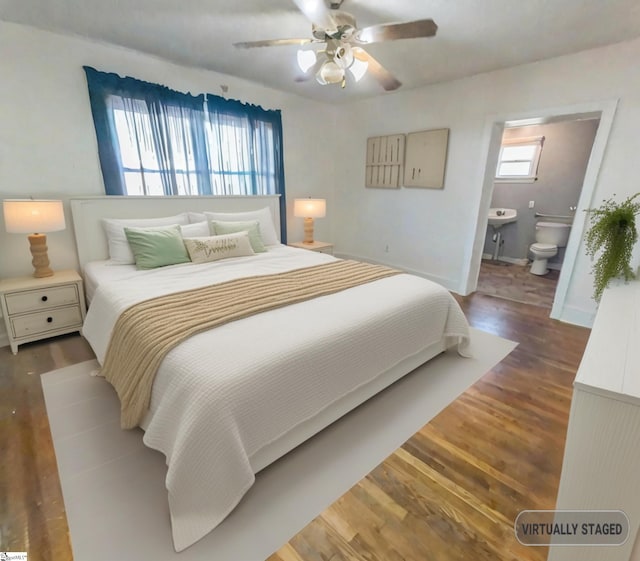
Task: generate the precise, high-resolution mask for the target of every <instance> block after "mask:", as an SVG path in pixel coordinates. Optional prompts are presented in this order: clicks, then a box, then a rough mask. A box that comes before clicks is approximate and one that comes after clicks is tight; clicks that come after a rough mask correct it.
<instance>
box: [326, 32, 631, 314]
mask: <svg viewBox="0 0 640 561" xmlns="http://www.w3.org/2000/svg"><path fill="white" fill-rule="evenodd" d="M639 56H640V40H634V41H630V42H626V43H620V44H617V45H613V46H610V47H604V48H600V49H595V50H591V51H586V52H583V53H578V54H576V55H571V56H565V57H559V58H555V59H551V60H547V61H542V62H538V63H534V64H528V65H524V66H519V67H514V68H510V69H506V70H501V71H495V72H491V73H487V74H481V75H477V76H473V77H470V78H466V79H461V80H456V81H453V82H448V83H445V84H437V85H434V86H430V87H425V88H421V89H417V90H410V91H402V90H400V91H399V92H397V93H395V94H392V95H386V96H381V97H379V98H376V99H371V100H368V101H365V102H360V103H352V104H349V105H346V106H341V107H340V108H339V110H338V111H339V116H340V122H341V123H342V125H341V130H342V131H343V134H342V135H341V137H340V138H341V140H342V144H341V145H340V153H341V160H340V162H338V164H337V166H336V199H335V203H336V210H335V212H336V213H337V216H334V217H333V224H334V226H335V230H334V235H335V240H336V242H337V244H338V245H339V247H340V249H341V250H342V251H343V253H345V254H348V255H353V256H359V257H365V258H368V259H371V260H375V261H381V262H385V263H389V264H395V265H398V266H401V267H405V268H408V269H412V270H414V271H416V272H418V273H421V274H424V275H425V276H428V277H431V278H433V279H435V280H438V281H440V282H442V283H443V284H444V285H445V286H447V287H449V288H450V289H452V290H455V291H459V292H462V293H464V292H465V290H466V282H467V278H466V272H465V270H466V267H468V265H469V260H470V258H471V256H472V255H473V243H474V239H475V233H476V227H477V224H478V220H482V221H484V220H486V218H485V217H479V216H478V209H479V207H480V199H481V194H482V184H483V172H484V167H485V164H486V160H487V145H486V143H487V138H488V137H487V130H488V127H489V124H490V123H491V122H492V121H493V120H494V118H495V117H496V116H503V117H504V116H512V117H513V118H516V117H517V116H518V115H529V114H530V113H531V112H535V111H536V110H540V109H545V108H562V107H565V106H572V105H579V104H585V103H588V102H594V101H607V100H611V99H616V98H619V100H620V102H619V104H618V109H617V113H616V116H615V121H614V123H613V128H612V130H611V136H610V142H609V145H608V147H607V150H606V153H605V156H604V160H603V165H602V168H601V172H600V174H599V178H598V182H597V186H596V191H595V194H594V197H593V201H592V206H593V205H599V204H600V202H601V200H602V199H604V198H608V197H609V196H611V195H613V194H614V193H616V195H617V197H618V198H620V197H626V196H627V195H630V194H632V193H634V192H636V191H638V190H640V187H639V185H640V184H639V183H638V179H637V178H638V173H639V171H640V170H639V167H640V159H639V158H638V157H637V138H638V126H639V125H640V72H638V67H637V61H638V57H639ZM442 127H448V128H449V129H450V136H449V152H448V161H447V168H446V178H445V187H444V189H443V190H428V189H406V188H403V189H400V190H382V189H365V187H364V161H365V145H366V139H367V137H369V136H374V135H383V134H392V133H406V132H410V131H415V130H424V129H434V128H442ZM483 230H484V228H483ZM387 245H388V246H389V251H388V252H385V247H386V246H387ZM636 262H637V259H636ZM589 271H590V263H589V260H588V258H586V257H585V256H584V251H583V250H581V252H580V257H579V258H578V259H577V262H576V269H575V274H574V276H573V277H572V279H571V282H570V287H569V291H568V294H567V299H566V306H567V307H569V308H571V309H573V310H574V311H575V312H576V313H577V314H580V315H581V317H583V318H586V320H585V322H584V323H588V321H589V318H591V317H592V316H593V313H594V311H595V305H594V302H593V301H592V299H591V294H592V283H591V277H590V275H589ZM574 315H575V314H574Z"/></svg>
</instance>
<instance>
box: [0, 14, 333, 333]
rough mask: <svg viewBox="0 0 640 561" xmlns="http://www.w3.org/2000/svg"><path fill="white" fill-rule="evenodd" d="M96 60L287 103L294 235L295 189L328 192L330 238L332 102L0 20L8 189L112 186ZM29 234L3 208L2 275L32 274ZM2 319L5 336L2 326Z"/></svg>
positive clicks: (66, 250) (320, 233) (67, 256)
mask: <svg viewBox="0 0 640 561" xmlns="http://www.w3.org/2000/svg"><path fill="white" fill-rule="evenodd" d="M83 65H89V66H93V67H95V68H97V69H98V70H104V71H109V72H115V73H118V74H120V75H123V76H124V75H128V76H133V77H136V78H140V79H142V80H147V81H150V82H156V83H160V84H164V85H166V86H168V87H170V88H173V89H176V90H179V91H190V92H192V93H204V92H206V93H213V94H218V95H221V93H222V92H221V89H220V85H222V84H225V85H228V86H229V92H228V94H226V95H227V97H229V98H234V99H240V100H242V101H245V102H250V103H254V104H258V105H262V106H263V107H265V108H268V109H281V110H282V122H283V134H284V143H285V147H284V148H285V150H284V153H285V181H286V188H287V203H288V209H289V210H288V213H287V214H288V219H287V221H288V227H289V239H290V240H291V241H296V240H301V239H302V236H303V232H302V219H298V218H294V217H293V216H292V207H293V199H294V197H296V196H302V197H306V196H316V197H326V198H327V199H328V201H327V204H328V208H329V211H328V216H327V218H325V219H322V220H318V221H317V222H316V234H317V235H316V237H317V238H318V239H330V231H331V220H332V212H331V209H332V206H333V192H332V186H333V181H332V179H333V169H332V162H333V152H332V150H331V147H330V145H328V146H326V148H325V147H324V145H323V144H320V143H318V142H317V138H327V137H328V136H329V135H330V134H331V133H332V131H333V130H334V129H335V127H334V126H333V123H334V112H333V110H332V108H331V107H330V106H328V105H324V104H320V103H317V102H312V101H309V100H305V99H303V98H300V97H297V96H292V95H287V94H284V93H282V92H278V91H275V90H272V89H268V88H265V87H262V86H260V85H257V84H253V83H250V82H247V81H243V80H239V79H235V78H232V77H229V76H225V75H221V74H216V73H213V72H207V71H202V70H196V69H192V68H185V67H181V66H177V65H175V64H171V63H168V62H165V61H163V60H160V59H158V58H154V57H150V56H147V55H143V54H140V53H137V52H134V51H130V50H126V49H121V48H116V47H111V46H107V45H104V44H100V43H96V42H90V41H87V40H84V39H79V38H73V37H66V36H62V35H57V34H52V33H48V32H44V31H39V30H35V29H33V28H29V27H25V26H21V25H15V24H8V23H4V22H0V77H1V78H0V199H5V198H14V197H28V196H31V195H33V196H35V197H38V196H41V197H46V198H63V199H65V200H66V199H67V198H69V197H71V196H87V195H104V186H103V183H102V175H101V171H100V165H99V160H98V153H97V144H96V137H95V131H94V127H93V119H92V117H91V109H90V106H89V97H88V93H87V84H86V79H85V75H84V71H83V69H82V66H83ZM66 211H67V212H66V218H67V229H66V230H65V231H63V232H54V233H51V234H49V235H48V236H47V238H48V245H49V258H50V260H51V263H52V267H53V268H54V269H64V268H75V267H77V259H76V255H75V249H74V239H73V230H72V227H71V216H70V212H69V209H68V207H67V208H66ZM32 271H33V269H32V267H31V255H30V253H29V245H28V241H27V238H26V235H25V236H23V235H18V234H7V233H6V232H5V229H4V222H3V219H2V215H1V213H0V278H5V277H13V276H20V275H29V274H31V272H32ZM3 327H4V326H3V325H1V326H0V344H2V338H3V337H2V335H3V333H4V330H3Z"/></svg>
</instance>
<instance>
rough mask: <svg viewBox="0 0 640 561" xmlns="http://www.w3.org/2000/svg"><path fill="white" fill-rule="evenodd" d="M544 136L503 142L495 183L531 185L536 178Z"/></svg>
mask: <svg viewBox="0 0 640 561" xmlns="http://www.w3.org/2000/svg"><path fill="white" fill-rule="evenodd" d="M543 143H544V136H536V137H530V138H514V139H509V140H503V141H502V146H501V147H500V155H499V157H498V167H497V169H496V181H501V182H505V183H532V182H534V181H535V180H536V179H537V178H538V162H539V161H540V153H541V152H542V145H543Z"/></svg>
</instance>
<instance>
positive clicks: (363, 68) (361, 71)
mask: <svg viewBox="0 0 640 561" xmlns="http://www.w3.org/2000/svg"><path fill="white" fill-rule="evenodd" d="M368 68H369V63H368V62H367V61H366V60H360V59H358V58H354V59H353V63H352V64H351V66H350V67H349V72H351V75H352V76H353V78H354V80H355V81H356V82H359V81H360V80H362V77H363V76H364V75H365V74H366V73H367V69H368Z"/></svg>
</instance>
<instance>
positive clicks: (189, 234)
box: [180, 214, 211, 238]
mask: <svg viewBox="0 0 640 561" xmlns="http://www.w3.org/2000/svg"><path fill="white" fill-rule="evenodd" d="M202 216H204V214H203V215H202ZM180 232H182V237H183V238H201V237H206V236H209V235H211V231H210V230H209V223H208V222H207V221H206V220H204V221H202V222H195V223H194V224H187V225H186V226H180Z"/></svg>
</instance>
